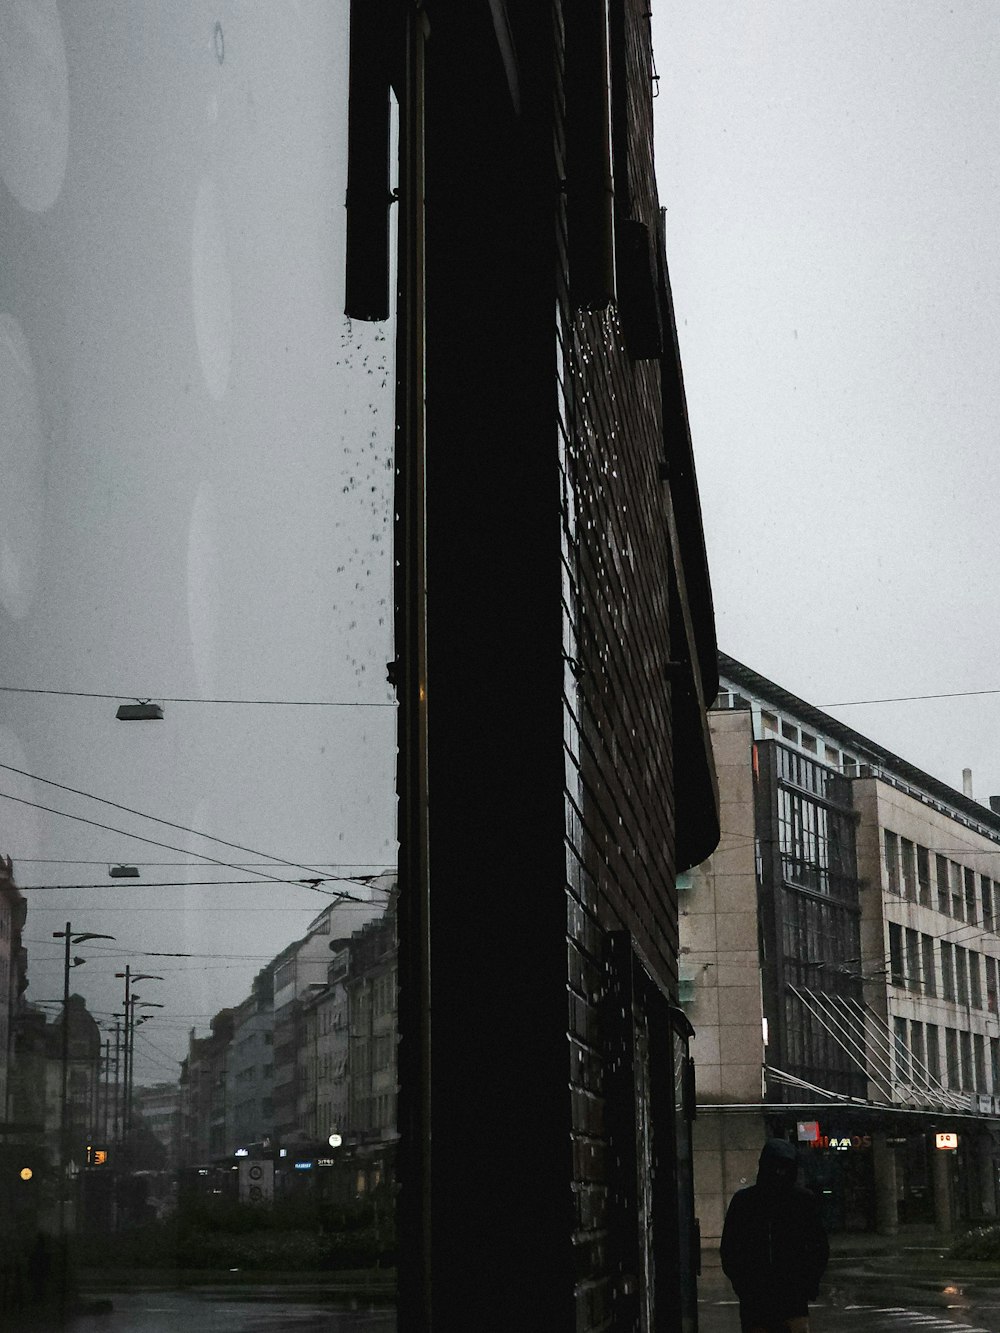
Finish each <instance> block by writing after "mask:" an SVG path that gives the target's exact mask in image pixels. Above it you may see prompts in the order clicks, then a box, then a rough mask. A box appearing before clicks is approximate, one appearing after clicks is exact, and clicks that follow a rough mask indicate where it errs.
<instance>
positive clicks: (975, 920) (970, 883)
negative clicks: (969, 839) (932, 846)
mask: <svg viewBox="0 0 1000 1333" xmlns="http://www.w3.org/2000/svg"><path fill="white" fill-rule="evenodd" d="M884 835H885V837H884V849H885V869H886V875H887V877H888V886H889V892H890V893H895V894H898V895H899V896H900V897H901V898H908V899H909V900H910V902H915V903H920V904H922V906H924V907H936V908H937V910H938V911H939V912H943V913H944V914H945V915H946V916H950V917H954V919H955V920H956V921H964V922H966V923H967V924H968V925H970V926H978V925H982V926H985V927H986V929H987V930H996V928H997V918H996V915H995V914H996V912H997V911H998V909H1000V883H997V882H995V881H994V880H992V879H990V877H989V875H979V876H977V875H976V872H975V871H974V870H970V869H969V867H968V866H962V865H959V864H958V862H957V861H949V860H948V858H947V857H946V856H942V855H941V854H940V852H937V853H934V856H933V865H934V878H933V883H932V882H931V864H932V861H931V852H930V851H929V850H928V849H927V848H926V847H921V845H920V844H919V843H918V842H911V841H910V839H909V838H902V837H900V836H899V834H898V833H893V832H892V831H891V830H890V829H885V830H884ZM977 879H978V883H977Z"/></svg>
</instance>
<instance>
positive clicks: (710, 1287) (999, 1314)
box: [699, 1266, 1000, 1333]
mask: <svg viewBox="0 0 1000 1333" xmlns="http://www.w3.org/2000/svg"><path fill="white" fill-rule="evenodd" d="M738 1311H739V1307H738V1305H737V1303H736V1301H735V1299H734V1298H733V1293H732V1290H731V1289H730V1288H729V1286H728V1284H726V1283H725V1282H724V1280H722V1279H721V1278H719V1277H717V1276H715V1275H714V1274H713V1275H707V1276H706V1277H705V1278H703V1280H702V1283H701V1300H700V1304H699V1333H738V1330H739V1312H738ZM810 1313H811V1328H812V1333H904V1330H917V1331H919V1333H1000V1266H998V1270H997V1275H996V1280H995V1281H993V1280H985V1279H983V1278H977V1279H976V1281H974V1282H957V1281H951V1282H936V1283H935V1282H930V1281H921V1280H920V1279H919V1278H917V1277H915V1276H914V1274H913V1273H912V1272H909V1273H902V1272H900V1273H891V1272H890V1273H878V1274H875V1273H863V1272H857V1273H853V1272H852V1273H846V1272H842V1273H839V1274H837V1275H836V1277H835V1278H834V1280H832V1281H831V1282H829V1283H826V1284H824V1286H823V1289H822V1291H821V1293H820V1299H819V1300H818V1301H817V1302H816V1303H815V1304H814V1305H813V1306H812V1307H811V1311H810Z"/></svg>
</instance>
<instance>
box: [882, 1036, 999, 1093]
mask: <svg viewBox="0 0 1000 1333" xmlns="http://www.w3.org/2000/svg"><path fill="white" fill-rule="evenodd" d="M942 1031H943V1032H944V1067H943V1068H942V1065H941V1054H942V1051H941V1033H942ZM893 1046H894V1054H895V1058H896V1078H897V1081H898V1082H900V1083H908V1084H910V1085H911V1086H913V1087H915V1088H922V1089H924V1090H927V1091H932V1090H934V1089H937V1088H940V1087H941V1086H944V1087H947V1088H949V1089H951V1090H952V1091H953V1092H974V1093H981V1094H983V1095H985V1096H988V1095H989V1094H990V1093H991V1092H992V1093H994V1094H995V1095H997V1096H1000V1038H998V1037H990V1038H989V1048H988V1050H989V1069H987V1065H986V1060H987V1046H986V1038H985V1037H983V1036H982V1034H981V1033H978V1032H965V1031H961V1030H959V1029H957V1028H949V1027H946V1028H943V1029H942V1028H940V1027H939V1026H938V1025H937V1024H936V1023H918V1022H916V1021H915V1020H908V1019H905V1018H894V1019H893Z"/></svg>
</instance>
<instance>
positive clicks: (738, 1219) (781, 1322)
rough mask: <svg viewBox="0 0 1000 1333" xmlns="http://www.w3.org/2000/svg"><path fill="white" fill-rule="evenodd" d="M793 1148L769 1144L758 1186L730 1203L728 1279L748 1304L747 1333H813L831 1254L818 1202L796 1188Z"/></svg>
mask: <svg viewBox="0 0 1000 1333" xmlns="http://www.w3.org/2000/svg"><path fill="white" fill-rule="evenodd" d="M797 1174H798V1161H797V1159H796V1155H795V1149H794V1147H793V1146H792V1144H790V1143H787V1142H786V1141H785V1140H784V1139H768V1141H767V1142H766V1143H765V1144H764V1150H763V1152H762V1153H761V1155H760V1162H759V1165H758V1168H757V1183H756V1185H750V1186H749V1187H748V1188H747V1189H742V1190H738V1191H737V1193H736V1194H734V1195H733V1197H732V1199H731V1200H730V1204H729V1208H728V1210H727V1212H726V1221H725V1225H724V1226H723V1228H722V1245H721V1247H720V1248H721V1254H722V1271H723V1272H724V1273H725V1275H726V1277H728V1278H729V1280H730V1282H731V1283H732V1284H733V1290H734V1291H735V1292H736V1295H737V1296H738V1297H739V1300H740V1326H741V1328H742V1329H743V1333H809V1317H808V1316H809V1308H808V1307H809V1302H810V1301H813V1300H815V1299H816V1295H817V1292H818V1290H819V1280H820V1278H821V1277H822V1276H823V1272H824V1270H825V1268H826V1264H827V1260H828V1258H829V1256H830V1246H829V1244H828V1242H827V1238H826V1231H825V1230H824V1228H823V1223H822V1221H821V1219H820V1215H819V1205H818V1203H817V1201H816V1198H815V1197H814V1196H813V1195H812V1194H810V1193H809V1191H808V1190H805V1189H802V1188H801V1187H800V1186H799V1185H797V1184H796V1183H795V1178H796V1175H797Z"/></svg>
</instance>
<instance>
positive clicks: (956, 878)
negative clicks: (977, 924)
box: [948, 861, 965, 921]
mask: <svg viewBox="0 0 1000 1333" xmlns="http://www.w3.org/2000/svg"><path fill="white" fill-rule="evenodd" d="M948 878H949V879H950V880H951V914H952V916H953V917H954V918H955V920H956V921H964V920H965V895H964V894H963V892H962V867H961V866H960V865H956V864H955V862H954V861H952V863H951V867H950V874H949V876H948Z"/></svg>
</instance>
